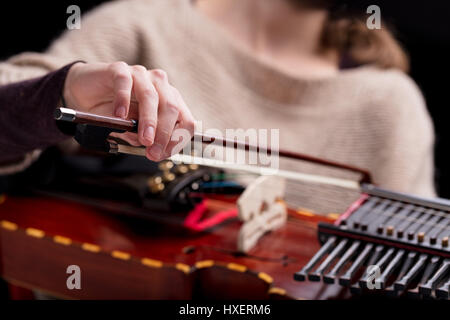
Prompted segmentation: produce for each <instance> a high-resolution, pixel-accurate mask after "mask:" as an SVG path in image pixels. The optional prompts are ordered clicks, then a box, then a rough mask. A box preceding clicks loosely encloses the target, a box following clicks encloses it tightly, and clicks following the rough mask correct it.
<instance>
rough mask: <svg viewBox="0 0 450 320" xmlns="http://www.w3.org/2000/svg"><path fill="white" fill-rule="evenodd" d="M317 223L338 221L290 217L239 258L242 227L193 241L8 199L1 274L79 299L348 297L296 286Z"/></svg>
mask: <svg viewBox="0 0 450 320" xmlns="http://www.w3.org/2000/svg"><path fill="white" fill-rule="evenodd" d="M208 204H209V205H208V209H209V210H217V209H220V210H226V209H229V208H231V207H234V206H235V204H234V203H233V202H224V201H218V200H210V201H208ZM319 221H326V222H330V221H331V220H330V219H329V218H326V217H319V216H312V215H311V216H308V215H303V216H302V215H299V214H296V213H290V215H289V219H288V223H287V224H286V225H285V226H284V227H282V228H281V229H279V230H276V231H274V232H271V233H269V234H266V235H265V236H264V237H263V238H262V239H261V240H260V242H259V243H258V244H257V245H256V247H255V248H254V249H252V250H251V252H249V255H248V256H245V255H244V256H239V254H236V245H237V235H238V232H239V228H240V225H241V223H240V222H239V221H237V220H234V221H231V222H227V223H224V224H222V225H220V226H218V227H216V228H215V229H213V230H212V231H210V232H202V233H192V232H186V231H183V230H182V229H181V230H180V229H174V228H173V227H169V226H163V225H161V224H155V223H152V222H149V221H143V220H140V219H133V218H129V217H128V218H123V217H121V216H114V215H113V214H111V213H109V212H106V211H104V210H99V209H97V208H94V207H91V206H88V205H84V204H80V203H76V202H71V201H67V200H60V199H55V198H46V197H20V198H19V197H16V198H15V197H3V200H2V201H1V204H0V269H1V275H2V277H3V278H5V279H6V280H7V281H9V282H10V283H13V284H17V285H19V286H22V287H26V288H30V289H36V290H41V291H43V292H47V293H49V294H51V295H53V296H55V297H61V298H72V299H191V298H206V299H220V298H226V299H267V298H282V299H286V298H294V299H326V298H333V297H340V298H342V297H344V296H345V295H347V294H348V293H346V291H345V290H343V289H342V288H341V287H338V286H324V285H322V284H320V283H310V282H306V283H298V282H296V281H294V280H293V274H294V273H295V272H296V271H298V269H299V267H300V266H302V265H304V264H305V263H306V262H307V261H308V260H309V259H310V258H311V257H312V256H313V255H314V253H315V252H316V251H317V250H318V249H319V247H320V245H319V242H318V240H317V223H318V222H319ZM70 265H77V266H79V267H80V269H81V289H80V290H78V289H73V290H69V289H68V288H67V285H66V281H67V278H68V277H69V276H70V274H67V273H66V270H67V267H68V266H70Z"/></svg>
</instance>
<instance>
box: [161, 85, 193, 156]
mask: <svg viewBox="0 0 450 320" xmlns="http://www.w3.org/2000/svg"><path fill="white" fill-rule="evenodd" d="M172 92H173V95H174V96H175V98H176V100H177V105H178V106H179V116H178V121H177V124H176V126H175V129H174V131H173V132H172V137H171V139H170V142H169V144H168V145H167V147H166V150H165V154H164V156H163V157H164V158H168V157H170V156H172V155H174V154H177V153H179V152H180V151H181V150H182V149H183V148H184V147H185V146H186V145H187V144H188V143H189V142H190V141H191V138H192V136H193V135H194V123H195V121H194V117H193V116H192V114H191V112H190V110H189V108H188V107H187V105H186V103H185V102H184V100H183V98H182V97H181V94H180V93H179V91H178V90H177V89H176V88H174V87H172Z"/></svg>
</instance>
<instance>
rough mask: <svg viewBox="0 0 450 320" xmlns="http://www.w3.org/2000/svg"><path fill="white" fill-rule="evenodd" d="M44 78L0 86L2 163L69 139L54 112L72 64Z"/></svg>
mask: <svg viewBox="0 0 450 320" xmlns="http://www.w3.org/2000/svg"><path fill="white" fill-rule="evenodd" d="M72 65H73V63H72V64H70V65H67V66H65V67H63V68H62V69H59V70H57V71H54V72H51V73H49V74H47V75H45V76H43V77H40V78H35V79H30V80H27V81H22V82H17V83H11V84H8V85H4V86H0V164H2V163H3V164H6V163H8V162H15V161H20V159H21V158H23V157H24V155H25V154H26V153H27V152H30V151H33V150H35V149H40V148H45V147H48V146H50V145H53V144H56V143H58V142H61V141H62V140H65V139H67V138H69V136H67V135H65V134H64V133H62V132H61V130H59V129H58V127H57V125H56V121H55V120H54V117H53V113H54V111H55V109H56V108H57V107H58V106H59V105H61V97H62V92H63V89H64V82H65V79H66V76H67V73H68V71H69V69H70V67H71V66H72Z"/></svg>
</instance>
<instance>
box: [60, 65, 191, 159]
mask: <svg viewBox="0 0 450 320" xmlns="http://www.w3.org/2000/svg"><path fill="white" fill-rule="evenodd" d="M63 94H64V99H65V101H66V104H67V107H68V108H72V109H75V110H79V111H85V112H91V113H95V114H100V115H107V116H116V117H120V118H127V119H139V128H138V133H137V134H135V133H130V132H126V133H123V134H120V137H121V138H122V139H124V140H126V141H128V142H129V143H131V144H132V145H144V146H146V147H147V158H148V159H150V160H152V161H160V160H162V159H164V158H167V157H169V156H170V155H172V152H174V153H175V152H179V151H180V150H181V147H183V145H185V144H186V143H187V142H188V141H185V140H190V138H191V137H192V135H193V134H194V118H193V116H192V114H191V112H190V111H189V109H188V107H187V106H186V103H185V102H184V100H183V98H182V97H181V95H180V93H179V92H178V90H177V89H175V88H174V87H172V86H171V85H170V84H169V81H168V78H167V74H166V73H165V72H164V71H162V70H147V69H146V68H145V67H143V66H129V65H127V64H126V63H124V62H115V63H111V64H107V63H93V64H85V63H77V64H75V65H73V66H72V67H71V69H70V70H69V73H68V75H67V78H66V82H65V86H64V93H63ZM175 129H176V130H177V134H176V135H175V136H176V137H178V136H182V137H183V141H181V142H180V141H179V140H178V139H174V140H173V141H172V135H173V133H174V130H175ZM178 130H184V131H185V132H186V133H187V134H180V131H178ZM187 135H189V139H187ZM174 138H175V137H174ZM175 147H176V149H177V150H176V151H175V150H173V149H174V148H175Z"/></svg>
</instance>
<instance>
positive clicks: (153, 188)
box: [148, 176, 165, 193]
mask: <svg viewBox="0 0 450 320" xmlns="http://www.w3.org/2000/svg"><path fill="white" fill-rule="evenodd" d="M148 188H149V190H150V192H151V193H158V192H161V191H163V190H164V188H165V186H164V183H163V178H162V177H160V176H157V177H152V178H150V179H148Z"/></svg>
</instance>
